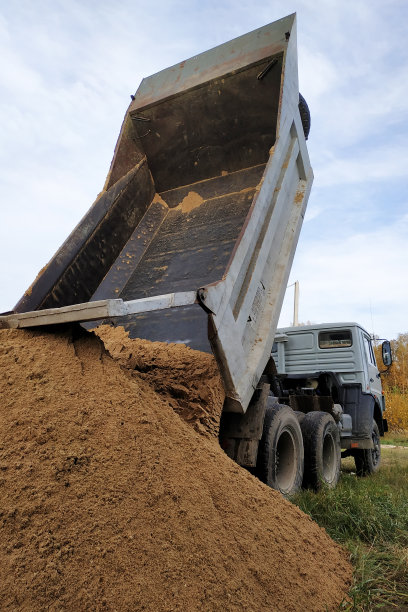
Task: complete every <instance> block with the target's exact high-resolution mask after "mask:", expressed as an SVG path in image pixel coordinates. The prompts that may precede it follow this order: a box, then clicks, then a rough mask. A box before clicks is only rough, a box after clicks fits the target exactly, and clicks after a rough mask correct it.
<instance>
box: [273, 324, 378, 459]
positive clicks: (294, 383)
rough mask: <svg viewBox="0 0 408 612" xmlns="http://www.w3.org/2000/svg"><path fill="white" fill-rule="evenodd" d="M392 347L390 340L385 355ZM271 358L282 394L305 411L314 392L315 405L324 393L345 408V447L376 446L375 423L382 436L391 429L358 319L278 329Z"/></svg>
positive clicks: (366, 336) (369, 346)
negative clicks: (388, 426)
mask: <svg viewBox="0 0 408 612" xmlns="http://www.w3.org/2000/svg"><path fill="white" fill-rule="evenodd" d="M388 352H389V343H388V342H387V341H385V342H384V346H383V354H384V353H388ZM272 357H273V359H274V361H275V364H276V368H277V373H278V378H279V379H280V381H281V386H282V393H283V397H284V398H286V401H288V403H289V404H290V405H292V406H293V407H294V408H295V409H299V408H300V410H301V411H305V406H306V404H307V402H309V404H310V399H309V398H310V396H312V397H314V398H315V399H314V406H315V407H317V406H318V405H319V403H321V400H322V398H323V397H331V398H332V400H333V403H334V405H335V406H336V408H335V410H336V409H338V410H339V411H341V417H340V423H341V432H340V439H341V446H342V448H343V449H346V450H351V449H372V448H373V422H374V423H375V424H376V425H377V427H378V432H379V435H380V436H382V435H384V432H386V431H387V422H386V420H385V419H384V417H383V413H384V411H385V401H384V395H383V392H382V388H381V378H380V371H379V369H378V367H377V363H376V359H375V355H374V350H373V346H372V339H371V337H370V334H369V333H368V332H367V331H366V330H365V329H364V328H363V327H362V326H361V325H359V324H358V323H348V322H347V323H327V324H319V325H304V326H298V327H286V328H281V329H278V330H277V334H276V336H275V343H274V345H273V348H272ZM386 365H387V364H386ZM304 398H308V399H306V400H305V399H304ZM318 409H319V408H318Z"/></svg>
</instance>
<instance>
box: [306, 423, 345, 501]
mask: <svg viewBox="0 0 408 612" xmlns="http://www.w3.org/2000/svg"><path fill="white" fill-rule="evenodd" d="M301 427H302V434H303V444H304V447H305V473H304V478H303V486H304V487H309V488H312V489H314V490H315V491H317V490H318V489H320V488H321V487H322V486H327V487H330V488H332V487H335V486H336V484H337V483H338V480H339V478H340V461H341V448H340V434H339V430H338V428H337V425H336V423H335V421H334V419H333V417H332V416H331V415H330V414H328V413H327V412H308V414H307V415H306V416H305V418H304V419H303V421H302V424H301Z"/></svg>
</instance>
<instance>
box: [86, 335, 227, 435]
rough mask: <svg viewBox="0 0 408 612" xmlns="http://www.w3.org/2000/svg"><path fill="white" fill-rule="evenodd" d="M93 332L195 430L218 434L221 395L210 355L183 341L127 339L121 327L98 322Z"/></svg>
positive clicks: (217, 372)
mask: <svg viewBox="0 0 408 612" xmlns="http://www.w3.org/2000/svg"><path fill="white" fill-rule="evenodd" d="M96 333H97V335H98V336H99V338H101V339H102V341H103V343H104V345H105V348H106V349H107V351H108V353H109V354H110V355H111V357H113V358H114V359H115V360H117V361H119V363H120V364H121V365H122V366H124V367H125V368H126V369H128V370H130V371H134V372H136V373H137V374H138V376H139V377H140V378H142V379H144V380H146V381H147V382H148V383H149V385H150V386H151V387H153V389H154V390H155V391H156V392H157V393H159V394H160V395H161V396H162V397H163V398H164V399H166V400H167V402H168V403H169V404H170V406H171V407H172V408H173V410H175V412H177V414H179V415H180V416H181V417H182V418H183V419H184V420H185V421H187V422H188V423H190V424H191V425H192V426H193V427H194V429H195V430H196V431H198V432H200V433H202V434H210V435H213V436H214V435H215V436H217V435H218V430H219V424H220V416H221V410H222V405H223V403H224V397H225V396H224V389H223V386H222V382H221V378H220V375H219V371H218V367H217V364H216V362H215V359H214V357H213V356H212V355H208V354H206V353H201V352H199V351H193V350H191V349H190V348H188V347H186V346H185V345H184V344H165V343H163V342H148V341H147V340H139V339H132V340H131V339H130V338H129V336H128V334H127V333H126V332H125V331H124V329H123V327H110V326H108V325H102V326H100V327H98V328H97V330H96Z"/></svg>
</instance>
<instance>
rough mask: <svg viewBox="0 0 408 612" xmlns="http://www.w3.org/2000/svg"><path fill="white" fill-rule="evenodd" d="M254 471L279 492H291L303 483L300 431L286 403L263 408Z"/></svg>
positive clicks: (289, 493)
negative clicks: (263, 413) (262, 425)
mask: <svg viewBox="0 0 408 612" xmlns="http://www.w3.org/2000/svg"><path fill="white" fill-rule="evenodd" d="M256 475H257V476H258V478H259V479H260V480H262V482H264V483H265V484H267V485H268V486H270V487H272V488H273V489H276V490H277V491H280V492H281V493H282V495H293V494H294V493H296V492H297V491H299V489H300V488H301V486H302V480H303V441H302V432H301V430H300V425H299V423H298V420H297V418H296V415H295V414H294V412H293V410H292V409H291V408H289V406H285V405H281V404H274V405H272V406H268V407H267V408H266V412H265V419H264V427H263V435H262V439H261V442H260V444H259V450H258V460H257V465H256Z"/></svg>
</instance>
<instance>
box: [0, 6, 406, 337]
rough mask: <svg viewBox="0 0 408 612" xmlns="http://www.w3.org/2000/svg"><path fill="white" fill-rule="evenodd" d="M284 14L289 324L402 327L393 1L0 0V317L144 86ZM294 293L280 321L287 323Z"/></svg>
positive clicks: (59, 231)
mask: <svg viewBox="0 0 408 612" xmlns="http://www.w3.org/2000/svg"><path fill="white" fill-rule="evenodd" d="M292 12H297V30H298V56H299V82H300V91H301V93H302V94H303V96H304V97H305V98H306V100H307V102H308V105H309V108H310V111H311V122H312V125H311V132H310V137H309V140H308V149H309V154H310V158H311V162H312V166H313V170H314V174H315V180H314V185H313V188H312V193H311V196H310V199H309V204H308V209H307V212H306V217H305V221H304V224H303V228H302V232H301V236H300V239H299V243H298V248H297V251H296V255H295V260H294V263H293V267H292V272H291V275H290V280H289V285H291V284H292V283H293V282H294V281H296V280H297V281H299V285H300V302H299V320H300V321H301V322H303V323H306V322H311V323H324V322H335V321H356V322H358V323H360V324H362V325H363V326H364V327H365V328H366V329H367V330H368V331H370V332H371V333H374V334H376V335H377V336H379V337H381V338H389V339H392V338H396V337H397V335H398V334H399V333H404V332H407V331H408V316H407V311H408V309H407V304H408V282H407V268H408V191H407V188H406V183H407V180H406V177H407V170H408V146H407V144H406V142H407V139H408V122H407V118H408V42H407V40H408V37H407V33H408V32H407V29H408V28H407V23H408V2H407V0H387V1H385V0H353V1H352V0H298V1H297V2H294V1H291V0H274V1H272V0H269V1H268V0H262V1H259V0H252V1H251V2H246V3H237V2H235V1H234V0H217V1H214V0H201V1H198V0H178V1H175V2H172V1H171V0H167V1H166V0H150V2H141V1H140V0H133V1H132V0H121V1H119V0H80V1H77V0H0V57H1V61H0V122H1V129H0V162H1V163H0V186H1V200H0V212H1V217H0V312H2V311H7V310H11V309H12V308H13V306H14V304H15V303H16V302H17V301H18V300H19V298H20V297H21V296H22V294H23V293H24V291H25V290H26V289H27V287H28V286H29V285H30V284H31V282H32V281H33V279H34V278H35V276H36V275H37V273H38V272H39V270H40V269H41V268H42V267H43V266H44V265H45V264H46V263H47V261H48V260H49V259H50V258H51V257H52V256H53V254H54V253H55V251H56V250H57V249H58V248H59V247H60V246H61V244H62V243H63V241H64V240H65V238H66V237H67V236H68V234H69V233H70V232H71V231H72V229H73V228H74V227H75V225H76V224H77V223H78V221H79V220H80V219H81V218H82V217H83V215H84V214H85V213H86V212H87V210H88V209H89V207H90V206H91V204H92V203H93V201H94V200H95V198H96V196H97V194H98V193H99V192H100V191H101V190H102V188H103V184H104V181H105V177H106V175H107V173H108V170H109V165H110V162H111V158H112V155H113V150H114V147H115V143H116V140H117V137H118V134H119V130H120V126H121V123H122V120H123V117H124V114H125V112H126V109H127V107H128V104H129V102H130V95H131V94H133V93H134V92H135V91H136V89H137V87H138V85H139V83H140V81H141V80H142V78H143V77H145V76H149V75H150V74H153V73H155V72H157V71H159V70H162V69H164V68H166V67H168V66H170V65H173V64H175V63H177V62H180V61H182V60H184V59H187V58H188V57H191V56H193V55H196V54H197V53H200V52H202V51H205V50H207V49H209V48H211V47H213V46H215V45H218V44H221V43H223V42H226V41H228V40H230V39H232V38H235V37H236V36H240V35H241V34H244V33H246V32H248V31H250V30H253V29H255V28H258V27H261V26H263V25H265V24H267V23H269V22H271V21H274V20H276V19H280V18H281V17H284V16H286V15H288V14H290V13H292ZM292 310H293V287H289V288H288V290H287V296H286V298H285V302H284V306H283V309H282V314H281V320H280V326H286V325H290V324H291V322H292Z"/></svg>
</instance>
